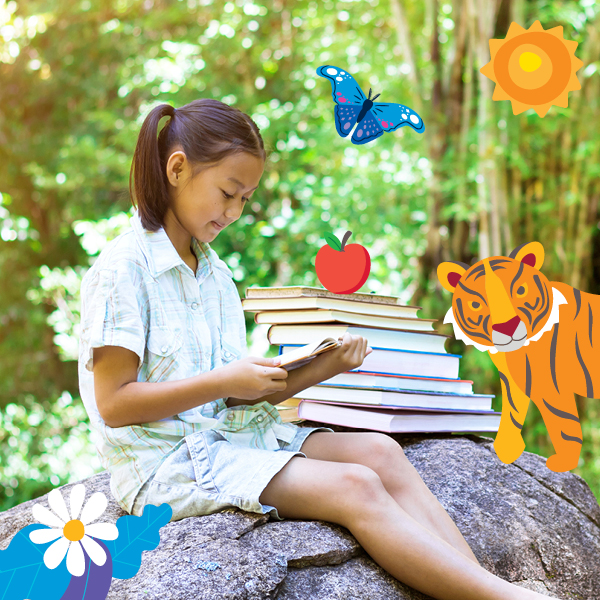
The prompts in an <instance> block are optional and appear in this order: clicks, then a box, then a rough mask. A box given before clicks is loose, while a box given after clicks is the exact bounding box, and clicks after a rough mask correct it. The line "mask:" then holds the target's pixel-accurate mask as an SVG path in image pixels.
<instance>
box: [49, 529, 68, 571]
mask: <svg viewBox="0 0 600 600" xmlns="http://www.w3.org/2000/svg"><path fill="white" fill-rule="evenodd" d="M70 543H71V542H70V541H69V540H68V539H67V538H64V537H61V538H60V539H59V540H56V542H54V544H52V545H51V546H50V547H49V548H48V549H47V550H46V552H44V564H45V565H46V566H47V567H48V568H49V569H56V567H58V565H60V563H61V562H62V559H63V558H64V557H65V554H66V553H67V550H68V549H69V544H70Z"/></svg>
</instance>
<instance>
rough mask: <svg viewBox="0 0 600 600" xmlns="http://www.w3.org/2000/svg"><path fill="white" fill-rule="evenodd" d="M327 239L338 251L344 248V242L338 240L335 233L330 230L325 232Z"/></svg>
mask: <svg viewBox="0 0 600 600" xmlns="http://www.w3.org/2000/svg"><path fill="white" fill-rule="evenodd" d="M325 240H326V241H327V243H328V244H329V246H330V247H331V248H333V249H334V250H337V251H338V252H339V251H340V250H341V249H342V244H341V243H340V240H338V239H337V238H336V237H335V235H333V233H329V231H328V232H327V233H326V234H325Z"/></svg>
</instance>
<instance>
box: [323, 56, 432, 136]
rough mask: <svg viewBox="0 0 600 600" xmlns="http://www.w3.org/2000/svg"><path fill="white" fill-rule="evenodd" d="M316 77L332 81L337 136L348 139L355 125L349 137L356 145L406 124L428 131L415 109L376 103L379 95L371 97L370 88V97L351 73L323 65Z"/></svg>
mask: <svg viewBox="0 0 600 600" xmlns="http://www.w3.org/2000/svg"><path fill="white" fill-rule="evenodd" d="M317 75H319V76H321V77H325V78H326V79H329V81H331V88H332V89H331V97H332V98H333V101H334V102H335V104H336V106H335V107H334V115H335V127H336V129H337V132H338V134H339V135H340V136H341V137H346V136H347V135H348V134H349V133H350V131H352V129H353V127H354V126H355V125H356V129H355V130H354V133H353V134H352V137H351V138H350V140H351V142H352V143H353V144H356V145H361V144H367V143H368V142H371V141H373V140H375V139H377V138H378V137H380V136H382V135H383V132H384V131H395V130H396V129H398V128H400V127H406V126H407V125H408V126H409V127H412V128H413V129H414V130H415V131H416V132H417V133H423V132H424V131H425V123H423V119H421V117H420V116H419V115H418V114H417V113H416V112H415V111H414V110H412V108H409V107H408V106H404V105H403V104H392V103H385V102H374V100H375V99H376V98H378V97H379V96H380V94H377V96H374V97H373V98H371V89H369V97H368V98H367V97H366V96H365V94H364V93H363V91H362V90H361V89H360V86H359V85H358V83H356V80H355V79H354V77H352V75H350V73H348V71H345V70H344V69H340V68H339V67H334V66H332V65H323V66H321V67H319V68H318V69H317Z"/></svg>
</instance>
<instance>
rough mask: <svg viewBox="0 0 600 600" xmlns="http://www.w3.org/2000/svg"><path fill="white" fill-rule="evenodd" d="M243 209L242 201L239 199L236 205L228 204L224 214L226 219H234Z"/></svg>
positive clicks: (237, 217) (238, 216)
mask: <svg viewBox="0 0 600 600" xmlns="http://www.w3.org/2000/svg"><path fill="white" fill-rule="evenodd" d="M243 210H244V201H243V200H240V203H239V204H238V205H237V206H230V207H228V208H227V210H226V211H225V216H226V217H227V218H228V219H231V220H233V221H236V220H237V219H239V218H240V216H241V215H242V211H243Z"/></svg>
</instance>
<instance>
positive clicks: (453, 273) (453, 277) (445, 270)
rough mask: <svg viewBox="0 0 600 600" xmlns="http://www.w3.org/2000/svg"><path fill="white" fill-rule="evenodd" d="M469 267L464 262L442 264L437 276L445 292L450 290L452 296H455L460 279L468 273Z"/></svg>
mask: <svg viewBox="0 0 600 600" xmlns="http://www.w3.org/2000/svg"><path fill="white" fill-rule="evenodd" d="M468 269H469V265H467V264H465V263H463V262H458V261H456V262H454V261H448V262H443V263H440V265H439V266H438V268H437V276H438V279H439V281H440V283H441V284H442V287H443V288H444V289H445V290H448V291H449V292H450V293H451V294H454V290H455V289H456V285H457V284H458V282H459V281H460V278H461V277H462V276H463V275H464V274H465V273H466V272H467V270H468Z"/></svg>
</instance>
